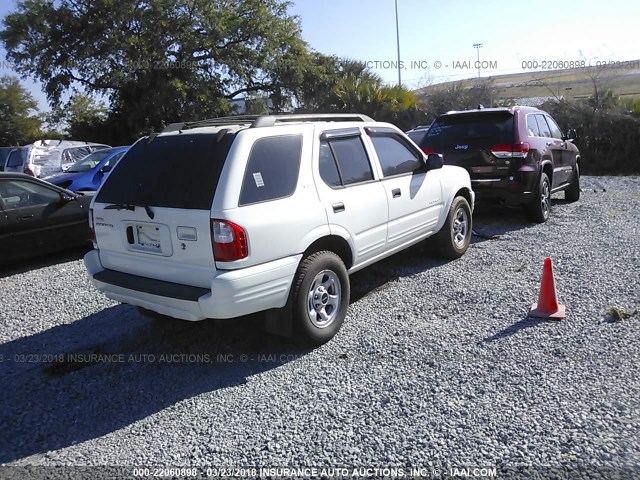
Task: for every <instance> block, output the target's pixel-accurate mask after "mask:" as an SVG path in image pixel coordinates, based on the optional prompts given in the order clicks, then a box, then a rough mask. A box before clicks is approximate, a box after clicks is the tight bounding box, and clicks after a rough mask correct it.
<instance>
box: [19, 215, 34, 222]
mask: <svg viewBox="0 0 640 480" xmlns="http://www.w3.org/2000/svg"><path fill="white" fill-rule="evenodd" d="M32 218H33V215H23V216H21V217H18V221H19V222H24V221H25V220H30V219H32Z"/></svg>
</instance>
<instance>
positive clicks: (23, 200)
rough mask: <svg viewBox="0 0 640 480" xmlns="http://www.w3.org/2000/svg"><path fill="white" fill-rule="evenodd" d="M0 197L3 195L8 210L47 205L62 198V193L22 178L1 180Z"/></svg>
mask: <svg viewBox="0 0 640 480" xmlns="http://www.w3.org/2000/svg"><path fill="white" fill-rule="evenodd" d="M0 197H2V200H3V201H4V204H5V208H6V209H7V210H11V209H13V208H23V207H34V206H45V205H49V204H50V203H52V202H58V201H59V200H60V195H59V194H58V192H56V191H55V190H51V189H49V188H47V187H45V186H42V185H38V184H37V183H33V182H29V181H26V182H25V181H21V180H11V181H6V182H0Z"/></svg>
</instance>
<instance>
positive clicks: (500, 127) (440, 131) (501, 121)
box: [420, 112, 514, 152]
mask: <svg viewBox="0 0 640 480" xmlns="http://www.w3.org/2000/svg"><path fill="white" fill-rule="evenodd" d="M513 123H514V121H513V115H512V114H511V113H510V112H486V113H468V114H455V115H443V116H441V117H440V118H438V119H436V121H435V122H433V125H431V128H430V129H429V131H428V132H427V135H426V136H425V138H424V140H423V143H422V144H421V145H420V146H421V147H423V148H424V147H430V148H433V149H435V150H436V151H437V152H444V151H450V150H456V148H455V147H456V146H458V145H466V148H465V150H466V149H472V150H473V149H484V148H487V147H488V146H491V145H495V144H498V143H513V138H514V132H513Z"/></svg>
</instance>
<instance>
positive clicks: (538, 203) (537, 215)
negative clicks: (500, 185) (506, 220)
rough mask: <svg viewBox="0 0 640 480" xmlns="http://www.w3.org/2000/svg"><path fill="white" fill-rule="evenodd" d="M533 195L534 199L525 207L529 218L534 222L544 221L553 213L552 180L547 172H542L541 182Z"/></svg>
mask: <svg viewBox="0 0 640 480" xmlns="http://www.w3.org/2000/svg"><path fill="white" fill-rule="evenodd" d="M533 196H534V198H533V201H532V202H531V203H530V204H529V205H527V206H526V208H525V211H526V213H527V218H528V219H529V221H531V222H534V223H544V222H546V221H547V220H549V214H550V213H551V182H550V181H549V177H548V176H547V174H546V173H544V172H542V173H541V174H540V183H539V184H538V188H536V191H535V193H534V195H533Z"/></svg>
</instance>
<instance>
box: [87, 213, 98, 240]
mask: <svg viewBox="0 0 640 480" xmlns="http://www.w3.org/2000/svg"><path fill="white" fill-rule="evenodd" d="M89 239H90V240H91V243H93V248H95V249H97V248H98V241H97V240H96V229H95V225H94V224H93V208H90V209H89Z"/></svg>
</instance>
